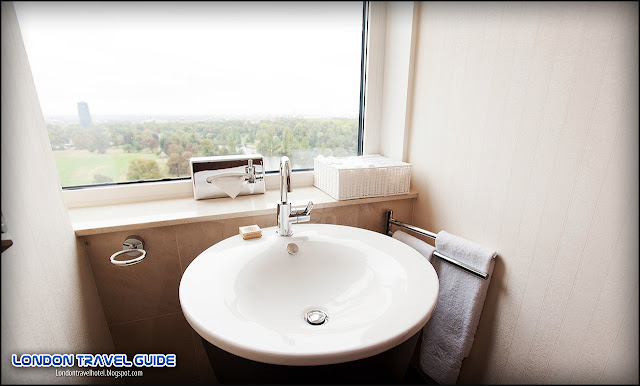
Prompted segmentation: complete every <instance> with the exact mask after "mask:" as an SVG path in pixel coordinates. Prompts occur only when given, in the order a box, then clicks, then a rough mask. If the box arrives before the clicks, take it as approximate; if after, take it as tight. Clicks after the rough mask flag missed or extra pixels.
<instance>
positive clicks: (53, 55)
mask: <svg viewBox="0 0 640 386" xmlns="http://www.w3.org/2000/svg"><path fill="white" fill-rule="evenodd" d="M14 4H15V9H16V13H17V16H18V20H19V23H20V28H21V32H22V37H23V40H24V42H25V47H26V50H27V55H28V58H29V62H30V64H31V71H32V73H33V77H34V81H35V84H36V88H37V91H38V96H39V98H40V104H41V107H42V110H43V113H44V115H45V116H60V115H77V102H78V101H86V102H88V104H89V109H90V111H91V114H92V115H174V114H175V115H244V114H247V115H254V114H259V115H267V114H268V115H272V116H274V115H290V114H295V115H302V116H318V115H324V116H342V117H357V116H358V99H359V92H360V91H359V90H360V55H361V44H362V2H333V3H321V2H305V3H295V2H286V3H270V2H259V3H239V2H233V3H221V2H193V3H185V2H179V3H167V2H162V3H153V2H145V3H132V2H88V3H82V2H70V3H61V2H15V3H14Z"/></svg>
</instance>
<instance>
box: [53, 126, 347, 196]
mask: <svg viewBox="0 0 640 386" xmlns="http://www.w3.org/2000/svg"><path fill="white" fill-rule="evenodd" d="M76 122H77V120H76ZM85 126H86V125H85ZM47 130H48V133H49V140H50V142H51V147H52V149H53V150H54V152H53V154H54V157H55V161H56V166H57V168H58V173H59V175H60V182H61V184H62V186H63V187H64V186H77V185H89V184H100V183H111V182H123V181H138V180H154V179H162V178H173V177H188V176H189V175H190V170H189V159H190V158H191V157H201V156H214V155H229V154H253V153H259V154H261V155H263V156H264V157H265V165H266V170H277V169H278V162H279V158H280V157H281V156H282V155H287V156H288V157H289V158H290V159H291V162H292V164H293V167H294V168H295V169H301V168H312V167H313V158H314V157H315V156H317V155H319V154H322V155H325V156H329V155H333V156H349V155H355V154H356V153H357V137H358V120H357V119H356V118H269V119H259V120H241V119H238V120H229V119H201V120H198V119H157V120H155V119H145V120H101V121H94V122H93V123H92V124H91V125H89V126H88V127H84V126H83V125H80V124H78V123H70V122H64V121H60V120H48V121H47Z"/></svg>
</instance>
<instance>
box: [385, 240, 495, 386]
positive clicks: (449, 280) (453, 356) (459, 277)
mask: <svg viewBox="0 0 640 386" xmlns="http://www.w3.org/2000/svg"><path fill="white" fill-rule="evenodd" d="M399 233H403V232H400V231H397V232H394V234H393V237H395V238H397V239H399V240H400V241H403V242H405V243H406V244H408V245H410V246H412V247H413V248H414V249H416V250H417V251H419V252H420V253H422V254H423V255H424V256H425V257H427V258H428V259H429V261H430V262H431V264H432V265H433V267H434V268H435V270H436V272H438V279H439V281H440V292H439V293H438V303H437V304H436V307H435V309H434V311H433V314H432V315H431V319H429V322H427V324H426V325H425V326H424V328H423V329H422V341H421V347H420V358H419V359H420V367H421V368H422V370H423V371H424V372H425V373H427V374H428V375H429V376H430V377H431V378H433V380H435V381H436V382H438V383H440V384H454V383H456V380H457V379H458V375H459V373H460V367H461V366H462V360H463V359H464V358H465V357H467V356H468V355H469V353H470V352H471V346H472V344H473V339H474V337H475V334H476V329H477V327H478V322H479V321H480V314H481V312H482V307H483V305H484V300H485V297H486V295H487V288H488V287H489V281H490V278H491V272H493V266H494V257H495V256H496V252H495V251H493V250H491V249H489V248H486V247H483V246H481V245H478V244H476V243H473V242H471V241H469V240H466V239H463V238H461V237H458V236H455V235H452V234H449V233H447V232H445V231H441V232H440V233H438V235H437V238H436V248H435V250H437V251H438V252H440V253H442V254H443V255H446V256H449V257H451V258H453V259H456V260H458V261H460V262H463V263H465V264H467V265H469V266H471V267H474V268H476V269H479V270H481V271H484V272H486V273H488V274H489V278H488V279H487V280H482V279H480V278H478V277H477V276H474V275H472V274H470V273H469V272H466V271H464V270H463V269H461V268H459V267H456V266H454V265H452V264H450V263H448V262H446V261H443V260H441V259H439V258H436V257H435V256H433V250H434V248H433V247H432V246H430V245H429V244H427V243H425V242H423V241H421V240H419V239H417V238H415V237H413V236H410V235H407V234H399Z"/></svg>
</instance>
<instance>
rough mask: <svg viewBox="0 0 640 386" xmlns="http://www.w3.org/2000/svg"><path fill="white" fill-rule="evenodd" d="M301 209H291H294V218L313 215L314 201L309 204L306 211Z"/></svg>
mask: <svg viewBox="0 0 640 386" xmlns="http://www.w3.org/2000/svg"><path fill="white" fill-rule="evenodd" d="M301 208H302V206H298V207H296V208H291V209H292V211H291V215H292V216H308V215H309V213H311V210H312V209H313V201H309V203H308V204H307V206H306V207H305V208H304V209H301ZM293 209H298V210H293Z"/></svg>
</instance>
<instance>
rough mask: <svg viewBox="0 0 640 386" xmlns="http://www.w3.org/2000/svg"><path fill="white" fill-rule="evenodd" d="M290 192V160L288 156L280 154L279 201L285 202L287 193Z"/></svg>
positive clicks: (286, 201) (287, 200)
mask: <svg viewBox="0 0 640 386" xmlns="http://www.w3.org/2000/svg"><path fill="white" fill-rule="evenodd" d="M288 192H291V161H289V157H287V156H282V158H280V202H281V203H283V204H287V203H288V202H289V199H288V195H287V193H288Z"/></svg>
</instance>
